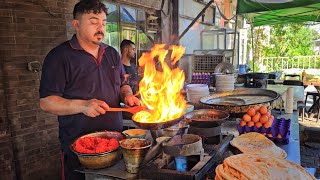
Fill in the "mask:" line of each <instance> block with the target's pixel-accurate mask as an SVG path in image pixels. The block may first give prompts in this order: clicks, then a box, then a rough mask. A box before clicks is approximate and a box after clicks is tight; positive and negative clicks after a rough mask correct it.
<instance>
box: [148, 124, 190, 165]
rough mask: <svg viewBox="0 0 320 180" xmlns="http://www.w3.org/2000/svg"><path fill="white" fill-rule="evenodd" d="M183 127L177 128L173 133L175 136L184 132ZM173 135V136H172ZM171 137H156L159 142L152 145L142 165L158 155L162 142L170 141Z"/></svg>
mask: <svg viewBox="0 0 320 180" xmlns="http://www.w3.org/2000/svg"><path fill="white" fill-rule="evenodd" d="M185 128H187V127H183V128H179V129H178V132H177V133H176V134H175V135H176V136H182V135H183V134H184V133H185ZM172 137H173V136H172ZM172 137H166V138H157V139H158V140H159V142H158V143H157V144H156V145H154V146H153V147H152V148H151V149H150V150H149V151H148V152H147V154H146V156H145V158H144V159H143V161H142V165H143V166H144V165H146V164H147V163H148V162H149V161H151V160H152V159H153V158H154V157H155V156H156V155H158V154H159V153H160V152H161V150H162V143H164V142H168V141H170V139H172Z"/></svg>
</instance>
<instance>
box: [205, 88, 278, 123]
mask: <svg viewBox="0 0 320 180" xmlns="http://www.w3.org/2000/svg"><path fill="white" fill-rule="evenodd" d="M279 97H280V95H279V94H278V93H276V92H274V91H272V90H267V89H253V88H248V89H241V90H234V91H225V92H217V93H214V94H212V95H210V96H205V97H202V98H201V99H200V102H201V103H202V104H204V105H207V106H210V107H212V108H213V109H217V110H221V111H226V112H228V113H229V114H230V117H240V116H241V115H243V114H245V113H246V111H247V110H248V108H249V107H251V106H253V105H264V106H267V107H268V108H269V107H270V106H271V103H272V102H273V101H274V100H276V99H278V98H279Z"/></svg>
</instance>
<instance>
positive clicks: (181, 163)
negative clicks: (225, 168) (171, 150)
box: [139, 127, 233, 180]
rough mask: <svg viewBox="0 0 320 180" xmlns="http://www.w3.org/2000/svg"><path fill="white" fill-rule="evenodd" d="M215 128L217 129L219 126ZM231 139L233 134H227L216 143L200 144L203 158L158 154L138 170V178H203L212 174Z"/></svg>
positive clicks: (227, 148) (166, 179)
mask: <svg viewBox="0 0 320 180" xmlns="http://www.w3.org/2000/svg"><path fill="white" fill-rule="evenodd" d="M216 128H217V129H218V128H220V127H216ZM202 129H203V128H202ZM205 129H207V128H205ZM208 129H211V128H208ZM208 132H209V130H206V133H208ZM208 135H210V136H211V135H212V134H210V133H209V134H208ZM232 139H233V135H228V136H225V137H223V139H222V141H220V142H219V143H218V144H216V145H212V144H202V147H203V149H204V153H203V155H204V157H203V158H201V156H200V155H191V156H187V157H181V156H176V157H173V156H169V155H165V156H164V155H163V154H162V155H159V156H158V157H157V158H156V159H154V160H152V161H150V162H149V163H147V164H146V166H145V167H144V168H142V169H141V170H140V172H139V178H142V179H143V178H148V179H165V180H168V179H169V180H170V179H205V178H206V177H209V176H210V175H211V174H214V169H215V166H216V165H217V164H218V163H219V162H220V161H221V159H224V158H223V157H224V155H225V153H226V152H228V151H229V144H230V141H231V140H232ZM177 163H178V164H177ZM177 169H178V170H177ZM185 170H186V171H185Z"/></svg>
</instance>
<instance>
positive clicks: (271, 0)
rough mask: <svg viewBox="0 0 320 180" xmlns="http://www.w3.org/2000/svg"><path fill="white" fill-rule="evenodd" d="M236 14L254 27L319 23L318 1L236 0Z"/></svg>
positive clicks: (319, 8)
mask: <svg viewBox="0 0 320 180" xmlns="http://www.w3.org/2000/svg"><path fill="white" fill-rule="evenodd" d="M237 14H242V15H244V16H245V17H246V19H247V20H248V21H249V23H253V25H254V26H262V25H274V24H283V23H300V22H308V21H312V22H320V0H238V5H237Z"/></svg>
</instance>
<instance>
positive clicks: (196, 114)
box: [184, 109, 229, 128]
mask: <svg viewBox="0 0 320 180" xmlns="http://www.w3.org/2000/svg"><path fill="white" fill-rule="evenodd" d="M184 117H185V118H184V120H185V121H187V122H188V123H189V125H190V126H192V127H198V128H210V127H217V126H220V125H221V124H222V123H224V122H225V121H226V120H227V119H228V118H229V114H228V113H227V112H225V111H219V110H215V109H200V110H194V111H192V112H189V113H187V114H185V115H184ZM210 118H212V119H210Z"/></svg>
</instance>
